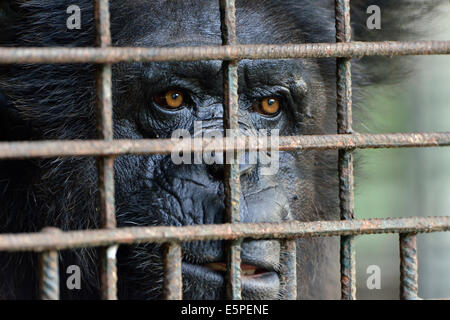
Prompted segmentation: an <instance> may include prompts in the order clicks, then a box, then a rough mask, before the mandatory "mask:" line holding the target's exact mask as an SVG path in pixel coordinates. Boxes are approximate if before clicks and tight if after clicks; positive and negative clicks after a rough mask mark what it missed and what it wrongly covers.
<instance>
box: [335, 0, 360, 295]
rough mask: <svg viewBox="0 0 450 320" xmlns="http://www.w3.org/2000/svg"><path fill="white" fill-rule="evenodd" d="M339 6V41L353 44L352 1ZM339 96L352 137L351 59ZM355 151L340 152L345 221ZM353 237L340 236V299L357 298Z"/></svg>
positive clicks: (342, 126) (339, 0)
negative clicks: (353, 152)
mask: <svg viewBox="0 0 450 320" xmlns="http://www.w3.org/2000/svg"><path fill="white" fill-rule="evenodd" d="M335 5H336V42H350V41H351V35H352V31H351V25H350V0H335ZM336 63H337V79H336V96H337V126H338V133H339V134H351V133H353V129H352V75H351V60H350V59H349V58H338V59H337V60H336ZM351 152H352V151H347V150H340V151H339V160H338V170H339V202H340V205H339V207H340V212H341V219H342V220H351V219H353V218H354V203H353V200H354V198H353V156H352V153H351ZM353 242H354V236H342V237H341V249H340V261H341V298H342V299H343V300H354V299H356V283H355V281H356V276H355V274H356V267H355V247H354V243H353Z"/></svg>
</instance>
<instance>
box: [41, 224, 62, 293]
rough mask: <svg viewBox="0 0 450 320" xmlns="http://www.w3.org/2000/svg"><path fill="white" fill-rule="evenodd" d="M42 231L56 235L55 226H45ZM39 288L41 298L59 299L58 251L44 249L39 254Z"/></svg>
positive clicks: (57, 231)
mask: <svg viewBox="0 0 450 320" xmlns="http://www.w3.org/2000/svg"><path fill="white" fill-rule="evenodd" d="M42 232H43V233H46V234H48V235H52V236H57V234H58V233H60V231H59V230H58V229H56V228H45V229H43V230H42ZM39 290H40V296H41V299H42V300H59V253H58V251H56V250H46V251H43V252H41V253H40V254H39Z"/></svg>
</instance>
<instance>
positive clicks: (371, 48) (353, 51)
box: [0, 0, 450, 299]
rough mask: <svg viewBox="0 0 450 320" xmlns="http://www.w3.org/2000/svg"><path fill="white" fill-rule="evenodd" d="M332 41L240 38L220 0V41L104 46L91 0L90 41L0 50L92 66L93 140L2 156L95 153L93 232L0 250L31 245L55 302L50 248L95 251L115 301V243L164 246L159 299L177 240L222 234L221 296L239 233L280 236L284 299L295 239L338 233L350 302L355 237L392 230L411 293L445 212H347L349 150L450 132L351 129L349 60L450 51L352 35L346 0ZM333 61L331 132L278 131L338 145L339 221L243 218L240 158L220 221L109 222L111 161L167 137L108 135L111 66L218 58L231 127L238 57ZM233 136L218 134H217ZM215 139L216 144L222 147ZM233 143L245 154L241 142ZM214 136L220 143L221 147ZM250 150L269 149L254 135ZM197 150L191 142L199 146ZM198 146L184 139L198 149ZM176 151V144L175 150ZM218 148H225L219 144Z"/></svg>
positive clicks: (100, 17) (52, 233)
mask: <svg viewBox="0 0 450 320" xmlns="http://www.w3.org/2000/svg"><path fill="white" fill-rule="evenodd" d="M335 7H336V43H306V44H291V45H239V44H237V39H236V23H235V1H234V0H220V11H221V24H222V29H221V30H222V39H223V45H222V46H209V47H182V48H118V47H111V34H110V21H109V20H110V17H109V4H108V0H95V19H96V30H97V31H96V39H97V47H96V48H0V64H22V63H33V64H42V63H55V64H56V63H93V64H97V65H98V68H97V88H96V92H97V113H98V133H99V139H98V140H90V141H37V142H1V143H0V159H14V158H31V157H56V156H57V157H69V156H78V157H79V156H94V157H97V164H98V177H99V179H98V183H99V190H100V191H99V197H100V202H101V210H100V212H101V219H100V220H101V227H102V229H99V230H84V231H67V232H63V231H60V230H57V229H53V228H49V229H44V230H43V231H42V232H39V233H32V234H3V235H0V251H11V252H12V251H35V252H39V255H40V271H39V279H40V283H41V288H40V292H41V297H42V299H59V275H58V250H64V249H71V248H83V247H100V248H102V262H101V263H102V265H101V267H102V271H101V285H102V286H101V288H102V289H101V291H102V298H103V299H116V298H117V295H116V282H117V272H116V251H117V248H118V245H120V244H132V243H144V242H146V243H149V242H153V243H161V244H162V245H163V249H164V250H163V261H164V284H163V296H164V298H165V299H182V273H181V246H180V243H181V242H186V241H196V240H228V245H227V246H228V254H227V259H228V262H227V263H228V264H227V270H228V271H227V295H228V298H230V299H241V269H240V260H241V257H240V253H241V251H240V250H241V242H242V240H243V239H244V238H247V239H261V238H264V239H280V241H281V243H282V248H283V250H284V251H285V252H288V253H289V254H286V255H285V258H283V268H282V274H281V280H282V282H284V283H285V285H286V292H287V295H286V298H287V299H296V298H297V287H296V257H295V255H296V241H295V240H296V239H297V238H301V237H330V236H340V237H341V249H340V265H341V293H342V299H355V298H356V297H355V295H356V285H355V247H354V244H353V241H354V237H355V236H356V235H364V234H373V233H398V234H399V244H400V259H401V262H400V270H401V281H400V282H401V289H400V295H401V297H400V298H402V299H418V298H419V296H418V279H417V275H418V274H417V245H416V234H417V233H423V232H437V231H450V217H448V216H445V217H412V218H400V219H371V220H357V219H354V204H353V159H352V151H353V150H355V149H361V148H407V147H437V146H449V145H450V133H449V132H443V133H409V134H358V133H356V132H354V131H353V129H352V80H351V58H352V57H362V56H375V55H377V56H394V55H431V54H450V41H415V42H364V43H363V42H352V39H351V27H350V0H336V2H335ZM324 57H336V58H337V121H338V132H337V134H336V135H320V136H319V135H308V136H291V137H280V150H281V151H283V150H305V149H316V150H326V149H338V150H339V200H340V213H341V221H317V222H299V221H291V222H283V223H256V224H248V223H245V224H241V223H239V222H240V213H239V195H240V182H239V175H238V167H237V166H238V165H236V164H229V165H226V168H225V171H226V174H225V181H224V183H225V196H226V213H227V219H228V223H226V224H222V225H201V226H183V227H170V226H169V227H167V226H157V227H133V228H116V221H115V206H114V169H113V164H114V158H115V157H116V156H118V155H125V154H157V153H170V152H171V151H172V150H174V148H175V147H176V146H175V143H174V142H173V141H171V140H164V139H157V140H150V139H148V140H113V122H112V93H111V64H113V63H118V62H135V61H145V62H150V61H193V60H213V59H214V60H223V61H224V64H223V72H224V103H223V105H224V127H225V128H226V129H235V128H238V113H237V109H238V94H237V88H238V76H237V67H238V64H239V60H240V59H281V58H324ZM230 138H232V137H225V138H224V140H225V141H226V140H227V139H230ZM225 141H220V142H221V144H220V145H221V146H226V145H227V144H226V143H225ZM237 141H238V144H237V147H236V148H232V149H231V150H237V151H249V150H251V149H250V147H249V144H246V143H245V142H244V141H240V138H237ZM217 142H218V141H217V140H215V139H203V140H202V146H201V147H202V149H201V150H203V151H205V150H214V149H217V148H215V146H217ZM222 142H224V143H223V144H222ZM256 142H257V145H258V150H267V148H268V146H267V145H264V143H262V142H261V141H256ZM197 147H198V146H197ZM197 147H196V146H187V148H188V150H190V152H196V151H199V150H196V148H197ZM183 150H184V149H183ZM222 150H224V151H230V150H227V148H226V147H222Z"/></svg>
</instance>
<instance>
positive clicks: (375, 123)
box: [355, 2, 450, 299]
mask: <svg viewBox="0 0 450 320" xmlns="http://www.w3.org/2000/svg"><path fill="white" fill-rule="evenodd" d="M442 10H443V12H442V14H441V16H440V17H439V18H433V20H432V21H430V22H429V23H430V24H432V26H431V27H432V28H431V30H432V32H430V34H429V35H428V36H427V37H422V39H430V40H450V2H448V5H446V6H444V7H443V9H442ZM426 29H430V28H428V26H427V28H426ZM411 62H412V63H413V65H415V68H416V70H415V72H414V73H413V74H412V75H411V76H409V77H408V80H407V81H406V82H404V83H402V84H399V85H394V86H389V87H384V88H375V89H373V90H372V92H370V97H369V98H368V100H366V101H364V109H365V110H366V111H365V112H367V110H369V114H370V117H371V119H369V120H368V121H367V122H363V123H358V124H357V127H356V129H357V130H358V131H359V132H367V133H369V132H370V133H382V132H433V131H434V132H437V131H450V56H422V57H413V58H411ZM363 117H364V118H367V114H365V115H364V116H361V118H363ZM357 157H358V158H359V163H358V166H357V168H356V177H355V209H356V215H357V218H385V217H408V216H439V215H450V148H449V147H444V148H425V149H380V150H360V151H358V156H357ZM356 250H357V251H356V257H357V280H358V282H357V283H358V290H357V296H358V298H359V299H396V298H398V296H399V277H400V272H399V249H398V235H396V234H395V235H370V236H360V237H358V238H357V240H356ZM418 257H419V295H420V296H421V297H422V298H450V233H433V234H425V235H420V236H419V237H418ZM370 265H377V266H379V267H380V269H381V289H380V290H377V289H373V290H369V289H368V288H367V285H366V282H367V278H368V277H369V276H370V275H369V274H367V273H366V270H367V267H368V266H370Z"/></svg>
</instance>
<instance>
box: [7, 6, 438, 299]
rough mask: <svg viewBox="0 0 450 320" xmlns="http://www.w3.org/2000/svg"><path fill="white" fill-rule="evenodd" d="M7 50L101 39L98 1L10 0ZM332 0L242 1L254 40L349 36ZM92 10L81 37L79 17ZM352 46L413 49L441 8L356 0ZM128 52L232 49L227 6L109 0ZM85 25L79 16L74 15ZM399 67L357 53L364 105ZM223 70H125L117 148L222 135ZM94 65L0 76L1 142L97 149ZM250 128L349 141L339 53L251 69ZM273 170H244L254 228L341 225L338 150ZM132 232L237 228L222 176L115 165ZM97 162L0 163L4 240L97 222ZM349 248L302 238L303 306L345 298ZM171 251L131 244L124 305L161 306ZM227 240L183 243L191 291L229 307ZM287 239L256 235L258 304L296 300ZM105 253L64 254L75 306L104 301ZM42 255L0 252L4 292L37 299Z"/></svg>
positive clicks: (118, 91) (245, 200)
mask: <svg viewBox="0 0 450 320" xmlns="http://www.w3.org/2000/svg"><path fill="white" fill-rule="evenodd" d="M0 4H1V6H0V26H1V34H0V44H1V45H2V46H10V47H19V46H31V47H55V46H64V47H88V46H94V45H95V30H94V14H93V1H91V0H8V1H1V2H0ZM334 5H335V1H333V0H277V1H275V0H272V1H271V0H237V1H236V17H237V18H236V19H237V40H238V43H240V44H288V43H311V42H335V41H336V40H335V39H336V31H335V18H334V14H335V7H334ZM370 5H376V6H378V7H379V8H380V17H379V19H380V25H379V27H380V28H369V27H368V25H367V19H369V18H370V17H371V14H370V13H369V14H368V13H367V8H368V7H369V6H370ZM69 6H77V7H78V8H80V12H79V14H80V15H79V18H80V21H79V22H80V24H79V26H78V27H75V28H69V24H68V19H69V18H71V15H72V14H73V13H74V12H75V11H70V10H67V9H68V7H69ZM351 6H352V8H351V13H352V30H353V39H354V40H358V41H378V40H400V39H406V38H407V37H408V36H410V35H411V30H412V28H410V22H411V21H416V23H418V22H417V21H418V20H417V19H418V18H420V17H421V16H422V15H423V14H425V13H428V12H429V11H430V10H431V5H430V4H428V2H427V1H410V0H396V1H388V0H370V1H365V0H352V1H351ZM110 13H111V34H112V40H113V45H114V46H119V47H120V46H123V47H132V46H135V47H183V46H202V45H209V46H214V45H221V43H222V38H221V27H220V10H219V1H213V0H170V1H169V0H133V1H123V0H111V1H110ZM72 22H73V21H72ZM398 60H399V59H389V58H362V59H356V58H355V59H353V84H354V100H355V107H358V106H359V105H360V104H361V103H360V102H361V97H362V96H363V95H362V92H363V90H362V89H364V88H365V87H367V86H368V85H372V84H374V83H380V82H383V81H385V80H386V79H388V78H389V75H390V74H395V73H396V72H395V71H394V70H398V69H397V66H398V63H397V62H398ZM221 66H222V62H221V61H197V62H165V63H162V62H161V63H138V62H135V63H118V64H115V65H113V88H112V90H113V108H114V115H113V118H114V138H115V139H158V138H170V137H171V135H172V133H173V132H174V130H176V129H186V130H187V131H188V132H193V130H194V122H198V121H201V123H202V130H203V131H205V132H206V131H208V130H219V131H221V130H223V106H222V102H223V100H222V99H223V76H222V75H223V74H222V72H221ZM95 70H96V66H95V65H92V64H62V65H50V64H44V65H31V64H23V65H3V66H1V68H0V140H2V141H19V140H62V139H96V138H97V132H96V111H95V110H96V109H95V90H94V88H95ZM238 75H239V89H238V92H239V125H240V132H241V134H242V135H247V136H252V135H255V134H256V133H257V132H258V130H259V129H265V130H273V129H277V130H279V134H280V135H283V136H291V135H310V134H335V133H336V130H337V128H336V98H335V96H336V59H334V58H322V59H282V60H264V59H262V60H248V59H244V60H242V61H240V62H239V68H238ZM261 170H262V166H261V165H260V164H259V163H256V164H252V165H241V166H240V174H241V176H240V182H241V189H242V195H241V199H240V210H241V221H242V222H281V221H287V220H294V219H295V220H300V221H315V220H336V219H339V212H338V200H337V198H338V195H337V189H338V188H337V183H338V182H337V151H334V150H331V151H298V152H280V153H279V168H278V170H277V171H276V172H274V173H273V174H272V175H264V174H261ZM115 178H116V180H115V195H116V209H117V210H116V217H117V224H118V227H129V226H155V225H173V226H181V225H192V224H220V223H223V222H226V221H225V213H224V212H225V208H224V185H223V178H224V166H223V165H222V164H220V163H215V164H205V163H203V164H175V163H174V162H173V161H172V159H171V157H170V155H152V156H144V155H134V156H120V157H118V158H117V159H116V161H115ZM96 197H97V174H96V161H95V159H94V158H93V157H83V158H76V157H69V158H51V159H30V160H23V159H22V160H20V159H19V160H8V161H0V232H1V233H19V232H38V231H40V230H42V229H43V228H44V227H46V226H54V227H58V228H60V229H62V230H84V229H95V228H98V227H99V212H98V210H99V209H98V201H97V200H98V199H97V198H96ZM337 244H338V239H334V238H331V239H323V238H316V239H302V240H298V242H297V248H298V249H297V251H298V252H297V266H298V267H297V274H298V296H299V298H301V299H314V298H337V297H338V296H339V281H338V271H339V270H338V268H339V266H338V265H339V264H338V245H337ZM160 249H161V248H160V246H158V245H154V244H146V245H129V246H121V247H120V248H119V251H118V253H117V255H118V276H119V282H118V297H119V298H121V299H157V298H160V297H161V292H162V290H161V287H162V261H161V252H160V251H161V250H160ZM224 252H225V245H224V242H223V241H204V242H200V241H198V242H191V243H184V244H183V245H182V257H183V263H182V272H183V297H184V298H186V299H220V298H224V297H225V296H224V270H225V266H224V263H223V262H224V261H225V260H226V259H225V255H224ZM282 254H283V253H282V251H281V249H280V242H279V241H276V240H258V241H257V240H253V241H251V240H245V241H244V242H243V245H242V261H243V264H242V269H243V277H242V294H243V298H244V299H282V298H283V297H284V294H285V292H284V289H283V288H284V286H283V284H282V283H281V281H280V276H279V271H280V257H281V256H282ZM98 262H99V255H98V252H97V251H96V250H95V249H79V250H66V251H62V252H61V253H60V266H61V267H60V272H61V279H62V280H61V295H62V298H63V299H95V298H98V297H99V279H98V265H99V263H98ZM71 265H77V266H79V267H80V269H81V288H80V289H73V290H70V289H69V288H67V287H66V281H65V279H67V276H68V274H67V272H66V270H67V267H68V266H71ZM36 266H37V256H36V255H35V254H33V253H1V254H0V298H2V299H35V298H37V297H38V284H37V282H38V281H37V271H36V269H37V267H36Z"/></svg>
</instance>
